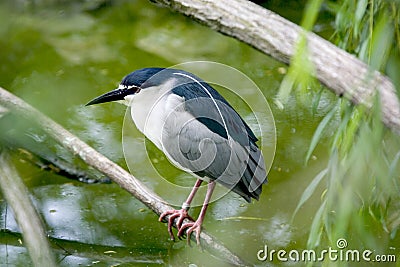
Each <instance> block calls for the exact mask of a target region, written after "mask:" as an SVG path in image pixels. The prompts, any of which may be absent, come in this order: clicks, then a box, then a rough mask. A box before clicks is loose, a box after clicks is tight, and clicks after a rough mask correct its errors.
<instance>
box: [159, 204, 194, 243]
mask: <svg viewBox="0 0 400 267" xmlns="http://www.w3.org/2000/svg"><path fill="white" fill-rule="evenodd" d="M168 215H169V218H168V220H167V222H168V233H169V236H170V237H171V240H175V237H174V234H173V233H172V226H173V224H174V221H175V219H176V218H178V220H177V221H176V228H177V229H178V232H179V230H180V229H181V226H182V223H183V220H185V219H186V218H187V219H189V220H191V221H193V219H192V217H190V216H189V214H188V211H187V209H180V210H168V211H165V212H163V213H162V214H161V215H160V218H158V220H159V221H160V222H162V221H164V220H165V217H166V216H168ZM179 236H180V235H179V234H178V237H179Z"/></svg>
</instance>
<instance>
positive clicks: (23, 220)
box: [0, 147, 56, 267]
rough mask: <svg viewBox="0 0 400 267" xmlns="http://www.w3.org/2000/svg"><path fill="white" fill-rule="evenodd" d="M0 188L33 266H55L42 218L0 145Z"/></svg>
mask: <svg viewBox="0 0 400 267" xmlns="http://www.w3.org/2000/svg"><path fill="white" fill-rule="evenodd" d="M0 188H1V191H2V192H3V195H4V198H5V200H6V201H7V203H8V205H10V207H11V209H12V211H13V214H14V217H15V220H16V221H17V223H18V226H19V227H20V229H21V232H22V235H23V240H24V244H25V246H26V248H27V249H28V251H29V255H30V257H31V259H32V262H33V264H34V266H37V267H42V266H43V267H45V266H49V267H52V266H56V262H55V258H54V255H53V253H52V251H51V250H50V245H49V242H48V240H47V238H46V232H45V230H44V227H43V224H42V220H41V219H40V217H39V214H38V213H37V212H36V209H35V207H34V206H33V204H32V202H31V200H30V199H29V194H28V192H27V190H26V187H25V185H24V184H23V182H22V180H21V178H20V177H19V175H18V173H17V171H16V170H15V168H14V166H13V164H12V162H11V160H10V157H9V155H8V153H7V151H5V149H3V148H1V147H0Z"/></svg>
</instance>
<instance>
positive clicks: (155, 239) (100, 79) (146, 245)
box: [0, 0, 334, 266]
mask: <svg viewBox="0 0 400 267" xmlns="http://www.w3.org/2000/svg"><path fill="white" fill-rule="evenodd" d="M295 2H296V1H293V3H295ZM112 3H113V4H112V5H111V4H110V5H105V6H97V5H96V3H90V2H86V3H85V5H86V6H85V5H83V4H82V3H78V2H76V3H70V4H66V3H64V2H61V3H59V4H57V5H56V4H54V5H53V4H49V5H44V4H43V5H34V4H32V3H31V2H29V1H26V2H25V1H21V2H19V1H16V2H13V1H8V2H6V3H5V2H2V3H1V4H0V25H1V26H0V47H1V51H0V62H1V63H0V85H1V86H2V87H4V88H6V89H8V90H10V91H11V92H13V93H14V94H16V95H17V96H19V97H21V98H22V99H24V100H25V101H27V102H28V103H30V104H32V105H33V106H35V107H36V108H38V109H39V110H41V111H42V112H43V113H45V114H46V115H48V116H50V117H51V118H52V119H54V120H55V121H57V122H58V123H60V124H61V125H63V126H64V127H65V128H67V129H68V130H70V131H71V132H73V133H74V134H76V135H77V136H78V137H80V138H81V139H83V140H84V141H86V142H88V143H89V144H90V145H92V146H93V147H95V148H96V149H97V150H99V151H100V152H101V153H103V154H104V155H106V156H107V157H109V158H110V159H112V160H113V161H115V162H117V163H118V164H120V165H122V166H124V167H126V163H125V159H124V156H123V151H122V142H121V141H122V124H123V118H124V114H125V107H123V106H122V105H119V104H116V103H110V104H104V105H101V106H94V107H85V106H84V104H85V103H87V102H88V101H89V100H90V99H92V98H94V97H96V96H98V95H100V94H102V93H104V92H107V91H109V90H111V89H113V88H115V86H116V85H117V84H118V82H119V81H120V79H121V78H122V77H123V76H124V75H125V74H127V73H129V72H131V71H133V70H135V69H139V68H143V67H151V66H160V67H169V66H172V65H175V64H178V63H182V62H188V61H195V60H207V61H215V62H220V63H223V64H226V65H229V66H232V67H234V68H236V69H238V70H240V71H242V72H243V73H245V74H246V75H247V76H249V77H250V78H251V79H252V80H253V81H254V82H255V83H256V84H257V85H258V87H259V88H260V89H261V91H262V93H263V94H264V96H265V98H266V99H267V100H268V101H269V103H270V106H271V110H272V113H273V114H274V117H275V124H276V131H277V132H276V134H277V147H276V154H275V159H274V162H273V165H272V167H271V170H270V172H269V175H268V179H269V183H268V184H267V185H266V186H264V190H263V193H262V195H261V197H260V201H258V202H254V203H252V204H247V203H246V202H245V201H244V200H243V199H241V198H240V197H238V196H237V195H235V194H233V193H232V194H228V195H227V196H225V197H224V198H222V199H220V200H219V201H217V202H215V203H213V204H212V205H211V206H210V207H209V210H208V214H207V216H206V219H205V222H204V229H206V230H207V231H208V232H209V233H210V234H211V235H213V236H215V237H217V238H218V239H219V240H220V241H221V242H223V243H224V244H225V246H226V247H228V248H229V249H231V250H232V251H233V252H235V253H237V254H238V255H239V256H240V257H241V258H243V259H244V260H246V261H248V262H250V263H251V264H254V265H260V266H264V265H266V263H265V262H260V261H258V260H257V252H258V251H259V250H260V249H262V248H263V247H264V245H265V244H268V246H269V247H271V248H274V249H280V248H287V249H304V248H305V247H306V241H307V237H308V229H309V226H310V223H311V222H312V219H313V216H314V214H315V212H316V208H317V207H318V206H319V205H320V198H319V197H320V193H321V192H316V194H315V195H314V196H313V197H312V198H311V199H310V200H309V201H308V202H307V204H306V205H305V206H304V207H303V208H301V209H300V211H299V212H298V214H297V215H296V217H295V218H294V220H293V223H291V222H290V220H291V217H292V214H293V211H294V209H295V208H296V205H297V203H298V201H299V199H300V196H301V194H302V193H303V191H304V189H305V188H306V186H307V185H308V183H309V182H310V181H311V179H312V178H314V177H315V175H316V174H317V173H318V172H319V171H321V169H322V168H324V167H325V165H326V162H327V157H328V154H327V144H324V143H322V144H320V145H319V146H318V148H317V150H316V151H315V153H314V155H313V157H312V160H311V161H310V163H309V164H308V165H307V166H304V158H305V155H306V152H307V149H308V146H309V143H310V140H311V137H312V134H313V132H314V130H315V128H316V126H317V125H318V122H319V121H320V120H321V118H322V116H323V115H325V114H326V112H327V110H326V109H327V107H328V106H329V104H330V103H331V101H333V100H334V96H332V95H331V94H330V93H323V94H322V97H321V100H320V103H319V105H318V107H317V108H316V109H315V108H313V105H312V103H313V96H311V95H310V97H309V98H310V100H309V101H304V102H300V101H296V100H295V99H292V98H291V99H290V100H289V103H288V105H287V106H285V108H284V109H283V110H280V109H278V108H277V107H276V106H275V105H274V104H273V100H274V97H275V96H276V93H277V90H278V88H279V84H280V82H281V80H282V78H283V77H284V73H285V70H286V66H284V65H283V64H281V63H279V62H277V61H275V60H274V59H272V58H270V57H268V56H266V55H263V54H262V53H260V52H258V51H255V50H254V49H252V48H251V47H249V46H247V45H245V44H242V43H240V42H238V41H236V40H234V39H231V38H229V37H226V36H223V35H221V34H219V33H216V32H214V31H212V30H210V29H208V28H206V27H203V26H200V25H199V24H197V23H196V22H193V21H192V20H190V19H189V18H185V17H183V16H181V15H179V14H176V13H172V12H171V11H170V10H168V9H166V8H162V7H158V6H155V5H153V4H151V3H150V2H148V1H144V0H142V1H131V2H130V3H126V2H124V1H116V2H112ZM272 4H273V3H272ZM269 7H270V8H272V9H274V6H269ZM289 7H291V8H287V9H286V10H285V9H284V8H282V7H281V6H279V5H277V6H276V7H275V9H276V10H277V11H278V12H286V13H282V15H284V16H285V17H289V18H292V19H293V20H294V21H297V22H298V20H299V18H301V14H302V9H301V8H298V6H297V5H296V4H292V5H290V6H289ZM325 19H326V18H325ZM326 20H327V22H326V24H324V23H325V22H324V20H322V22H321V24H320V26H321V25H322V26H321V28H322V29H324V30H325V31H327V29H328V30H329V26H328V25H329V21H328V19H326ZM227 98H228V100H230V101H232V102H234V103H235V101H236V100H235V99H234V98H233V97H232V99H229V98H230V96H227ZM256 100H257V99H256V96H254V97H253V100H252V99H251V96H250V100H249V101H250V102H252V101H256ZM239 104H240V103H239ZM242 111H243V112H244V113H246V109H245V108H243V110H242ZM239 112H241V110H240V108H239ZM245 115H246V114H245ZM15 124H16V125H17V124H18V123H17V122H15ZM14 126H15V125H13V124H7V128H5V127H6V126H4V124H3V125H2V126H1V127H3V128H2V129H1V130H2V131H8V130H10V128H12V127H14ZM23 126H24V124H23V125H22V126H21V125H20V126H19V127H20V128H19V129H21V128H23ZM29 131H30V130H29V129H28V130H27V134H26V135H25V137H27V138H28V139H29V138H32V139H40V138H44V139H46V136H40V135H38V134H36V132H35V131H34V130H32V132H31V134H29V133H30V132H29ZM332 131H333V129H332ZM328 132H329V131H328ZM140 138H141V137H139V139H138V140H136V141H137V142H141V141H142V140H143V139H140ZM46 142H49V143H51V142H50V141H47V140H43V144H45V143H46ZM132 142H135V140H133V141H132ZM267 145H268V144H265V146H267ZM147 148H148V151H149V154H150V156H151V160H152V161H153V162H156V163H157V164H156V165H157V168H158V169H159V171H160V172H164V173H166V174H169V175H171V176H177V177H185V178H188V179H191V178H189V176H185V174H184V173H182V172H180V171H177V170H176V169H175V168H174V167H173V166H172V165H171V164H170V163H169V162H168V161H167V160H166V159H165V157H164V156H163V155H162V154H161V153H160V152H159V151H158V150H157V149H156V148H155V147H154V146H152V145H151V144H147ZM53 150H54V151H53V152H55V153H57V154H58V155H59V156H60V157H62V158H66V159H69V160H70V159H71V157H72V156H71V155H69V154H68V153H67V152H66V151H64V150H63V149H61V148H60V147H57V146H55V147H53ZM143 153H144V151H142V150H141V149H138V150H137V151H135V153H132V157H135V155H136V156H137V159H139V158H140V157H143ZM131 160H133V161H135V160H136V158H131ZM14 162H15V164H16V166H17V168H18V171H19V173H20V175H21V177H22V178H23V179H24V182H25V184H26V185H27V186H28V188H29V190H30V193H31V194H32V197H33V199H34V203H35V204H36V206H37V208H38V210H39V211H40V213H41V214H42V216H43V218H44V221H45V223H46V228H47V230H48V234H49V236H50V237H51V244H52V246H53V248H54V250H55V251H56V253H57V259H58V262H59V264H60V266H140V265H141V266H149V265H150V266H152V265H160V264H161V265H171V266H188V265H190V264H195V265H197V266H216V264H217V265H218V266H223V265H224V262H222V261H221V260H219V259H218V258H215V257H213V256H211V255H210V254H208V253H207V252H202V251H201V250H200V249H198V248H197V247H188V246H187V245H186V242H185V241H177V242H171V241H170V240H169V239H168V238H169V236H168V233H167V228H166V225H165V224H163V223H159V222H158V220H157V216H156V215H155V214H153V213H152V212H151V211H150V210H148V209H147V208H146V207H145V206H144V205H143V204H141V203H140V202H139V201H137V200H135V199H134V198H133V197H131V196H130V195H129V194H128V193H127V192H125V191H124V190H122V189H120V188H119V186H117V185H115V184H84V183H80V182H77V181H72V180H69V179H66V178H64V177H61V176H58V175H56V174H52V173H49V172H47V171H43V170H40V169H39V168H37V167H36V166H33V165H32V164H30V163H27V162H25V161H22V160H21V159H20V158H19V157H18V155H17V154H16V155H14ZM132 173H133V174H134V175H135V176H136V177H138V178H139V179H141V178H142V179H143V181H145V183H146V184H147V185H148V186H149V187H150V188H154V189H155V191H156V192H157V193H158V194H160V195H161V196H163V195H165V196H168V195H170V194H171V192H163V188H162V187H159V186H157V184H158V183H159V181H157V180H155V179H152V178H153V177H152V173H151V172H150V167H149V166H146V165H142V166H141V167H140V166H137V169H136V168H135V169H132ZM194 181H195V180H194V179H192V180H189V181H186V179H185V183H187V184H192V183H194ZM175 197H176V198H177V199H181V201H183V200H184V199H185V198H186V195H176V194H175ZM201 198H202V196H199V199H200V201H201ZM0 206H1V211H0V215H1V216H0V228H2V229H7V231H5V230H4V231H2V232H1V233H0V240H1V244H0V264H1V265H2V266H3V265H5V264H9V265H10V266H14V265H15V266H27V265H29V262H30V260H29V256H28V254H27V252H26V250H25V248H24V247H23V246H21V244H20V242H19V239H20V238H21V236H20V235H18V234H17V233H18V232H19V230H18V227H17V225H16V223H15V221H14V219H13V216H12V211H10V209H9V208H8V209H6V203H5V202H4V201H2V202H0ZM191 212H192V213H193V214H194V215H195V216H197V214H198V212H199V209H198V208H194V209H193V210H191ZM268 264H271V265H281V264H283V265H286V264H285V263H280V262H273V263H268ZM287 265H290V264H287Z"/></svg>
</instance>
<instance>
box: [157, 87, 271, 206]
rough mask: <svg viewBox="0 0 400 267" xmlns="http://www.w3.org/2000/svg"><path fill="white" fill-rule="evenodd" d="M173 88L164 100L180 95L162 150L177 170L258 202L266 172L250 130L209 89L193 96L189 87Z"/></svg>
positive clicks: (215, 92)
mask: <svg viewBox="0 0 400 267" xmlns="http://www.w3.org/2000/svg"><path fill="white" fill-rule="evenodd" d="M176 88H178V89H176ZM176 88H174V90H175V91H174V93H175V94H171V95H170V96H169V97H173V98H177V97H178V98H179V97H180V103H181V104H180V105H178V106H177V107H176V108H175V109H174V111H173V112H171V114H169V115H168V116H167V121H166V123H165V124H164V125H165V126H164V129H163V145H164V150H165V151H164V152H166V154H167V155H168V156H169V157H170V158H171V159H172V160H173V161H175V162H176V163H178V165H180V166H181V167H182V168H184V169H186V170H190V171H192V172H193V173H195V174H197V175H199V176H201V177H204V176H207V177H208V178H211V179H213V180H216V181H217V182H219V183H221V184H222V185H224V186H226V187H228V188H229V189H232V190H233V191H234V192H236V193H238V194H239V195H241V196H242V197H243V198H245V199H246V200H247V201H248V202H250V200H251V198H255V199H258V197H259V195H260V193H261V185H262V184H263V183H266V182H267V180H266V171H265V163H264V159H263V156H262V154H261V151H260V150H259V149H258V147H257V145H256V144H255V141H256V140H257V139H256V138H255V136H254V134H253V133H252V132H251V130H250V128H249V127H248V126H247V125H246V124H245V122H244V121H243V120H242V119H241V117H240V116H239V115H238V114H237V113H236V111H234V110H233V108H232V107H231V106H230V105H229V104H228V103H227V102H226V100H225V99H224V98H223V97H222V96H221V95H219V94H218V92H217V91H215V90H214V89H212V87H210V86H209V88H206V89H207V90H208V92H210V94H207V92H206V94H204V91H203V92H202V91H200V92H198V89H199V88H198V86H196V85H194V84H193V83H192V84H190V83H187V84H184V85H180V86H178V87H176ZM183 90H184V91H185V93H183V92H184V91H183ZM177 92H178V94H177ZM179 92H181V94H179ZM188 92H189V94H188ZM217 94H218V95H217ZM176 125H182V126H181V127H176Z"/></svg>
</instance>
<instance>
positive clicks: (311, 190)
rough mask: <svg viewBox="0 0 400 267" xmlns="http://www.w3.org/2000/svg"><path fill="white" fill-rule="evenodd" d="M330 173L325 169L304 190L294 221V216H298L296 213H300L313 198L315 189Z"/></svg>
mask: <svg viewBox="0 0 400 267" xmlns="http://www.w3.org/2000/svg"><path fill="white" fill-rule="evenodd" d="M327 172H328V169H323V170H322V171H321V172H320V173H318V175H317V176H315V177H314V179H313V180H312V181H311V183H310V184H309V185H308V186H307V188H306V189H305V190H304V192H303V194H302V195H301V198H300V201H299V204H297V207H296V209H295V211H294V212H293V216H292V220H293V218H294V216H296V213H297V212H298V211H299V209H300V208H301V206H303V204H304V203H305V202H306V201H307V200H308V199H309V198H310V197H311V196H312V194H313V193H314V191H315V189H316V188H317V186H318V184H319V182H320V181H321V180H322V178H324V177H325V175H326V173H327Z"/></svg>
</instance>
